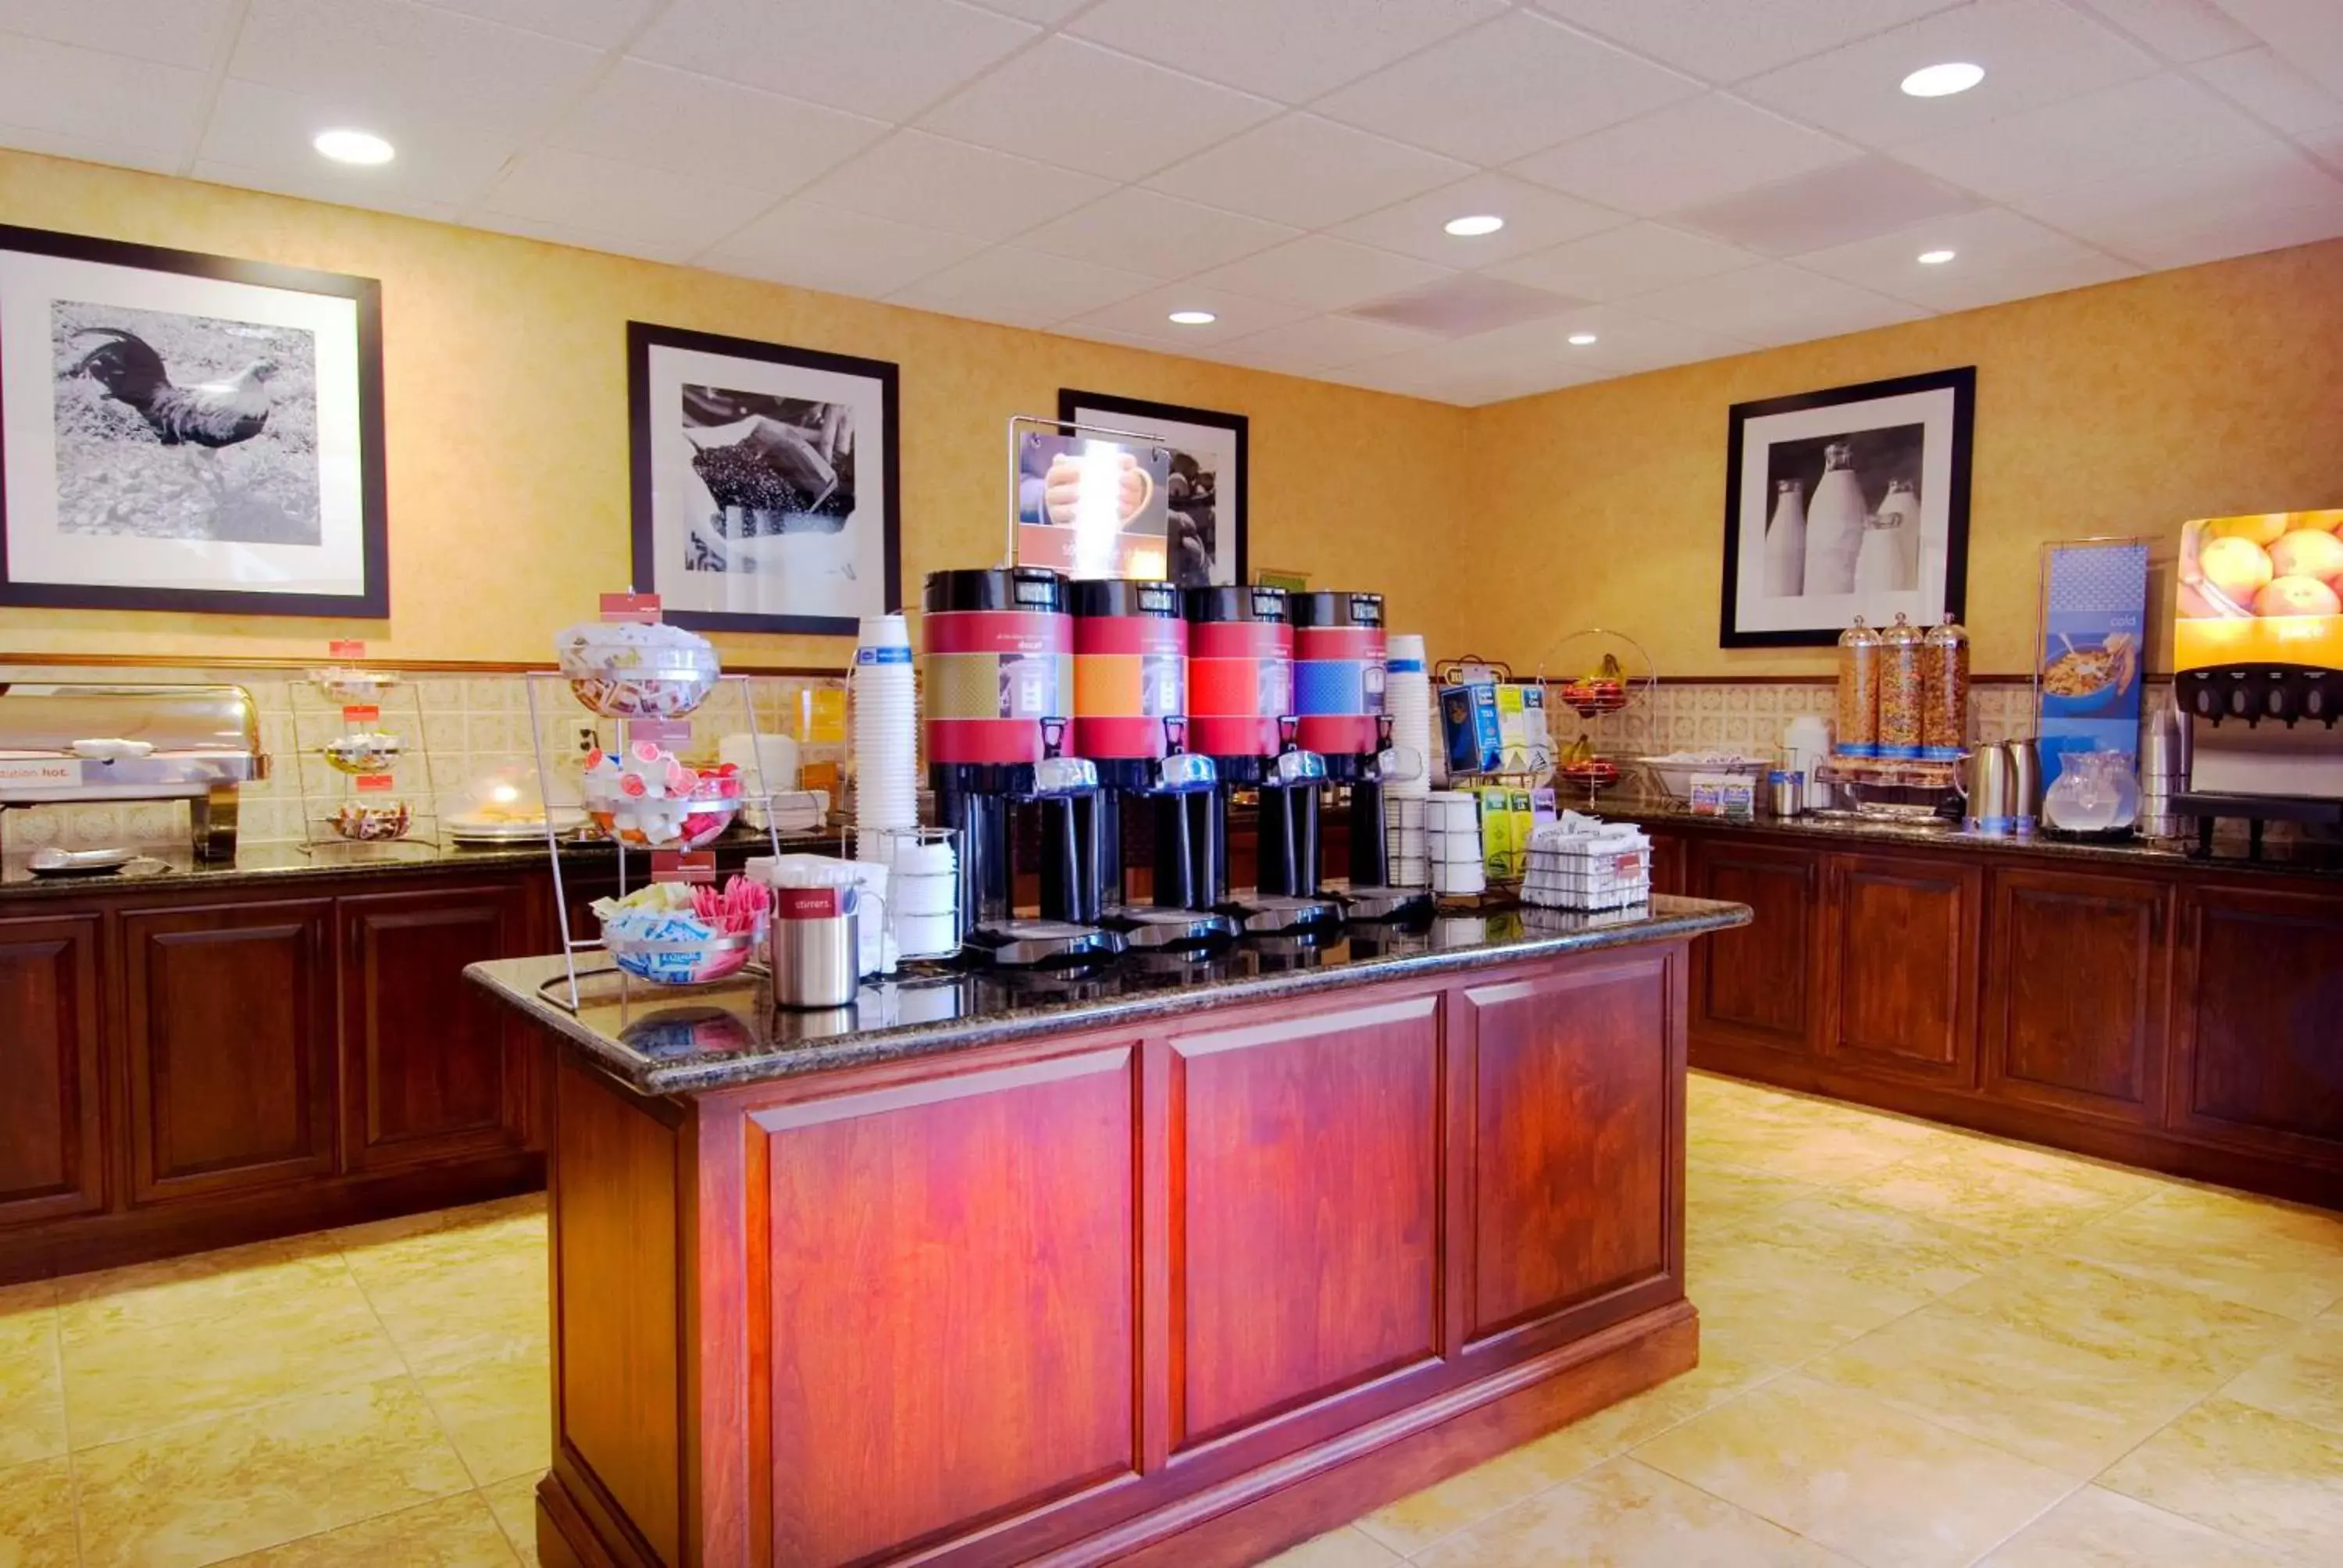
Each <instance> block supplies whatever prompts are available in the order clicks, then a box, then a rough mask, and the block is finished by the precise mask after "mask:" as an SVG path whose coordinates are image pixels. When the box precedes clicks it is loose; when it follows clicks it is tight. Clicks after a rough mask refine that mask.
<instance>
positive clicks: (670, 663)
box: [555, 622, 719, 719]
mask: <svg viewBox="0 0 2343 1568" xmlns="http://www.w3.org/2000/svg"><path fill="white" fill-rule="evenodd" d="M555 647H556V649H557V651H558V654H559V658H560V666H561V673H562V675H563V676H564V677H566V678H568V682H569V690H570V692H571V694H572V695H573V696H575V697H576V698H577V699H578V701H579V702H581V703H583V704H585V705H586V706H587V707H588V708H589V709H592V710H593V711H594V712H596V713H598V714H600V715H602V716H603V717H604V718H606V719H680V718H682V717H684V716H685V715H686V714H689V713H690V712H692V711H693V710H694V709H698V708H699V705H700V704H701V703H703V702H705V701H707V700H708V694H709V692H711V691H713V690H714V689H716V682H717V678H718V677H719V666H718V664H717V659H716V649H715V647H714V646H713V645H712V644H710V643H709V640H708V639H707V638H704V637H696V636H694V635H693V634H692V633H690V632H688V631H685V630H683V629H682V628H679V627H672V626H667V625H664V624H653V625H649V626H643V625H636V624H631V623H617V624H608V623H603V622H591V623H588V624H586V625H583V626H574V627H571V628H569V629H568V631H565V632H563V633H562V634H561V636H560V637H559V638H558V639H557V640H556V643H555Z"/></svg>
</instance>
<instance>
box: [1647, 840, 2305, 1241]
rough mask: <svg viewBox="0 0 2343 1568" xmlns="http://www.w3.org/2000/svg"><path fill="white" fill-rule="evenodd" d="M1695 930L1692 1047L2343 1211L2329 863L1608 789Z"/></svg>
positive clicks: (1767, 1070) (1790, 1084) (1890, 1106)
mask: <svg viewBox="0 0 2343 1568" xmlns="http://www.w3.org/2000/svg"><path fill="white" fill-rule="evenodd" d="M1605 812H1606V814H1607V815H1612V816H1617V817H1625V818H1632V819H1636V820H1639V821H1641V822H1642V823H1643V824H1644V826H1645V827H1646V828H1647V829H1649V830H1650V831H1651V833H1652V834H1653V839H1654V859H1653V865H1654V885H1655V886H1657V887H1660V888H1662V889H1664V890H1669V891H1675V892H1684V893H1690V894H1695V895H1698V896H1701V897H1705V898H1716V899H1730V900H1735V902H1739V903H1745V904H1747V905H1749V906H1750V907H1751V908H1752V909H1753V910H1755V920H1753V921H1752V922H1751V923H1750V925H1749V926H1748V927H1747V928H1746V929H1745V930H1735V931H1731V932H1727V933H1725V934H1724V935H1722V936H1720V937H1719V938H1718V939H1717V940H1715V941H1712V942H1704V943H1701V944H1698V946H1697V948H1696V949H1695V950H1694V955H1693V960H1692V973H1691V1006H1690V1011H1689V1020H1688V1022H1689V1026H1690V1033H1691V1048H1692V1061H1693V1065H1694V1066H1695V1067H1702V1068H1706V1069H1710V1070H1715V1071H1718V1072H1725V1073H1731V1074H1733V1075H1735V1076H1736V1077H1742V1078H1749V1079H1755V1080H1758V1081H1763V1082H1766V1083H1773V1084H1778V1085H1781V1086H1783V1087H1785V1088H1790V1089H1799V1090H1805V1091H1812V1092H1815V1093H1822V1094H1829V1095H1833V1096H1835V1097H1837V1098H1840V1099H1845V1100H1851V1101H1857V1102H1859V1103H1862V1104H1865V1105H1872V1106H1877V1107H1880V1108H1882V1109H1885V1110H1889V1111H1902V1112H1905V1113H1906V1114H1909V1115H1916V1116H1926V1117H1928V1118H1931V1119H1933V1120H1936V1121H1949V1122H1954V1123H1956V1124H1958V1125H1962V1126H1966V1127H1974V1128H1976V1129H1978V1130H1980V1131H1986V1132H1992V1133H1996V1134H1999V1135H2002V1136H2005V1137H2012V1138H2022V1139H2026V1140H2027V1141H2033V1142H2037V1143H2046V1144H2050V1145H2052V1146H2054V1147H2056V1148H2062V1149H2069V1150H2073V1151H2077V1152H2078V1153H2083V1154H2090V1155H2096V1156H2098V1157H2100V1158H2102V1159H2109V1160H2118V1161H2125V1162H2126V1163H2129V1164H2135V1165H2144V1166H2147V1167H2150V1168H2152V1169H2157V1170H2162V1171H2171V1172H2173V1173H2175V1174H2177V1175H2182V1176H2189V1177H2195V1178H2197V1179H2200V1180H2204V1181H2219V1182H2224V1183H2227V1184H2229V1185H2232V1186H2239V1187H2246V1188H2250V1189H2252V1190H2255V1191H2263V1192H2269V1193H2274V1194H2277V1195H2278V1196H2282V1197H2289V1198H2296V1199H2302V1200H2306V1201H2311V1202H2317V1203H2323V1204H2326V1205H2327V1206H2328V1207H2330V1208H2343V859H2336V858H2334V854H2335V852H2334V850H2333V849H2331V848H2329V849H2326V850H2324V851H2321V850H2319V849H2316V848H2311V849H2301V850H2298V851H2297V852H2295V853H2294V854H2292V855H2291V856H2290V857H2288V858H2284V859H2270V860H2266V861H2261V862H2253V861H2247V860H2242V859H2197V858H2195V857H2193V856H2189V855H2186V854H2182V853H2180V852H2178V851H2176V850H2168V849H2157V848H2152V847H2149V846H2147V845H2144V844H2137V843H2133V844H2110V843H2069V842H2061V841H2059V840H2056V839H2012V838H1971V837H1967V836H1965V835H1961V834H1956V833H1948V832H1945V831H1941V830H1932V829H1898V828H1885V827H1851V826H1840V825H1835V824H1825V823H1820V822H1815V821H1812V820H1807V819H1797V820H1793V821H1786V822H1774V821H1760V822H1757V823H1755V824H1751V825H1735V824H1727V823H1724V822H1720V821H1717V820H1715V819H1703V818H1694V817H1690V816H1687V815H1685V814H1684V813H1683V812H1681V811H1675V810H1670V809H1664V808H1662V809H1638V808H1612V807H1609V806H1606V807H1605Z"/></svg>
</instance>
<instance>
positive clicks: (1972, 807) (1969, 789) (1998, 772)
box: [1956, 745, 2018, 838]
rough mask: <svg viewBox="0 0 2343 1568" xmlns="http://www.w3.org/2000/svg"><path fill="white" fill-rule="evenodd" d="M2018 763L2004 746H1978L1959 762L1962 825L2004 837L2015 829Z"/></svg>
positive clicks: (1972, 830)
mask: <svg viewBox="0 0 2343 1568" xmlns="http://www.w3.org/2000/svg"><path fill="white" fill-rule="evenodd" d="M2017 787H2018V764H2017V759H2016V758H2015V757H2014V756H2013V755H2012V754H2011V752H2010V749H2009V748H2008V747H2007V746H2006V745H1996V746H1979V747H1977V748H1976V749H1973V750H1972V751H1970V753H1969V754H1968V757H1967V759H1966V760H1964V761H1963V763H1962V764H1961V770H1960V778H1959V782H1958V784H1957V786H1956V788H1958V789H1959V790H1960V794H1961V800H1962V802H1963V809H1962V816H1963V819H1964V821H1963V823H1962V825H1963V826H1964V827H1965V828H1966V829H1968V831H1970V832H1972V833H1982V834H1986V835H1988V836H1991V837H1996V838H1999V837H2004V836H2006V835H2008V834H2010V833H2014V832H2016V830H2017V818H2018V796H2017Z"/></svg>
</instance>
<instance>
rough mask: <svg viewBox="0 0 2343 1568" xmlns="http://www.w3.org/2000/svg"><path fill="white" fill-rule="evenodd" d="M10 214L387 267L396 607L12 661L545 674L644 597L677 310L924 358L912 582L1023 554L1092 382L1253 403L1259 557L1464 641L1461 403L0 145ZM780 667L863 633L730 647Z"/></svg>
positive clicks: (132, 626)
mask: <svg viewBox="0 0 2343 1568" xmlns="http://www.w3.org/2000/svg"><path fill="white" fill-rule="evenodd" d="M0 222H5V223H11V224H17V225H22V226H28V227H33V228H48V229H60V230H66V231H70V232H74V233H80V234H90V235H98V236H105V237H107V238H113V239H123V240H132V241H138V242H143V243H147V244H155V245H166V246H176V247H178V248H181V249H186V250H197V251H208V252H213V253H216V254H219V255H224V256H239V257H246V258H250V259H255V260H262V261H273V262H280V263H285V264H288V265H292V266H311V267H321V268H325V269H327V270H328V271H333V272H346V273H357V274H362V275H365V276H370V277H377V278H379V279H381V280H382V286H383V330H384V338H385V347H384V414H385V423H386V425H387V447H388V452H387V462H388V482H389V502H390V505H389V518H390V548H391V612H392V613H391V618H390V620H389V621H388V622H387V623H383V622H366V623H349V622H341V621H322V620H304V619H297V618H294V619H288V618H277V617H251V618H230V617H220V616H204V615H154V614H132V613H126V612H99V611H77V610H0V663H5V661H6V656H7V655H9V654H12V653H13V654H23V653H72V654H82V655H91V654H147V655H167V656H171V657H175V658H187V659H189V660H190V661H200V660H201V659H205V658H211V659H221V658H252V657H317V656H320V655H322V653H323V651H324V645H325V642H326V640H327V638H330V637H337V636H351V635H358V636H363V637H365V638H367V645H368V646H367V652H368V654H369V655H370V656H375V657H381V658H409V659H478V660H488V661H533V660H543V659H546V658H549V657H550V654H551V639H552V636H553V633H554V632H555V631H556V630H557V629H558V628H561V627H563V626H566V625H568V624H569V623H570V622H572V621H574V620H578V619H580V618H586V617H588V616H590V615H591V614H592V612H593V608H594V596H595V595H596V593H598V591H601V590H603V589H608V588H624V587H626V586H627V579H628V553H629V543H628V540H629V533H628V456H627V398H626V352H625V324H626V323H627V322H628V320H642V321H653V322H659V323H662V324H665V325H668V326H673V327H693V328H698V329H699V330H702V331H709V332H722V333H729V334H732V335H734V336H737V337H754V338H760V339H764V340H766V341H769V342H776V343H788V344H795V345H799V346H801V347H812V348H821V349H828V350H830V351H833V352H837V353H843V354H856V355H861V356H865V357H870V358H876V359H889V360H893V361H895V362H896V363H897V364H898V365H900V367H901V394H902V396H901V422H902V429H901V433H900V443H901V460H902V516H903V585H904V593H905V597H906V598H907V600H909V601H910V602H912V603H913V604H916V602H917V599H918V595H919V585H920V578H921V576H922V574H924V573H926V572H928V571H930V570H932V569H935V568H942V567H955V566H989V565H991V564H992V563H993V562H994V561H996V560H997V559H998V558H999V557H1000V554H1001V540H1002V537H1003V534H1004V531H1005V523H1006V513H1005V508H1006V506H1007V498H1006V496H1005V494H1004V487H1005V480H1004V477H1003V467H1004V464H1005V461H1006V447H1005V445H1004V443H1005V440H1006V425H1007V421H1008V420H1009V418H1010V417H1011V416H1012V415H1016V414H1038V415H1043V416H1054V415H1055V414H1056V412H1057V407H1058V389H1059V387H1061V386H1070V387H1084V388H1088V389H1091V390H1094V391H1103V392H1114V393H1120V394H1121V395H1124V396H1127V397H1145V398H1151V399H1155V400H1158V401H1162V402H1171V403H1180V404H1186V405H1190V406H1192V407H1209V408H1217V409H1224V410H1228V411H1231V412H1235V413H1242V414H1246V415H1249V416H1250V417H1251V418H1252V482H1251V536H1250V548H1251V555H1252V561H1253V563H1254V564H1256V565H1263V566H1270V567H1276V568H1290V569H1296V570H1302V571H1307V572H1309V573H1310V574H1311V575H1312V580H1313V582H1315V583H1317V584H1320V585H1322V586H1325V587H1340V588H1380V589H1382V590H1383V591H1384V592H1385V593H1386V594H1387V595H1388V596H1389V598H1390V602H1391V614H1392V617H1393V622H1394V624H1395V625H1397V626H1399V627H1401V628H1411V629H1413V628H1420V629H1423V630H1424V631H1426V632H1427V633H1430V634H1431V635H1432V636H1433V638H1434V641H1435V644H1436V645H1448V644H1450V643H1452V641H1453V637H1454V636H1455V635H1459V634H1460V633H1459V628H1457V627H1456V626H1455V625H1453V623H1450V622H1445V621H1443V619H1442V617H1443V616H1444V615H1447V614H1450V613H1451V612H1453V611H1454V610H1455V608H1456V607H1457V604H1458V599H1457V597H1456V596H1455V595H1454V594H1453V593H1451V592H1449V591H1447V586H1448V585H1447V581H1446V578H1445V573H1446V572H1447V571H1448V570H1449V569H1450V565H1451V561H1452V559H1453V551H1443V540H1442V539H1440V538H1438V537H1437V532H1436V530H1433V529H1428V528H1426V527H1425V526H1424V524H1423V518H1424V509H1425V508H1428V507H1436V506H1437V505H1438V504H1439V500H1440V497H1441V496H1442V494H1443V488H1442V486H1443V478H1442V476H1443V474H1448V475H1451V476H1452V477H1453V468H1454V462H1455V457H1456V455H1457V454H1459V453H1460V452H1461V451H1462V449H1463V442H1464V427H1465V421H1466V418H1467V415H1466V412H1465V411H1464V410H1463V409H1461V408H1453V407H1443V406H1442V405H1438V404H1432V403H1423V402H1418V401H1415V400H1413V399H1410V398H1403V397H1388V396H1385V395H1383V394H1380V393H1373V392H1364V391H1357V390H1353V389H1352V388H1348V387H1334V386H1329V385H1325V384H1322V383H1317V382H1310V381H1303V380H1299V379H1295V378H1293V377H1284V376H1272V375H1267V374H1263V373H1260V372H1256V371H1250V370H1243V369H1238V368H1234V367H1227V366H1217V365H1209V364H1205V363H1203V362H1202V361H1198V360H1190V359H1180V358H1174V357H1168V356H1163V355H1156V354H1147V353H1141V352H1136V351H1133V350H1130V349H1124V348H1118V347H1110V346H1107V345H1104V344H1096V343H1086V342H1082V341H1080V340H1077V339H1074V338H1070V337H1052V336H1050V335H1047V334H1043V333H1037V332H1023V331H1017V330H1014V329H1011V328H1009V327H990V326H985V325H981V324H979V323H975V322H968V321H960V320H955V319H952V318H950V317H940V316H933V315H929V314H927V313H924V312H920V311H912V310H902V309H897V308H894V307H889V306H883V305H876V304H872V303H870V302H868V301H864V300H856V299H847V298H842V297H838V296H835V295H826V294H816V293H811V292H809V291H806V290H802V289H794V288H786V287H781V286H777V285H772V284H762V283H755V282H749V281H746V280H743V279H739V278H732V277H725V276H719V275H716V274H713V273H708V272H700V271H695V270H691V269H689V268H685V267H677V266H659V265H657V264H655V263H650V262H643V261H631V260H628V259H625V258H622V257H618V256H603V255H599V254H597V253H594V252H589V251H581V250H572V249H568V248H565V247H562V246H550V245H542V244H538V243H537V242H535V241H531V240H523V239H511V238H507V237H504V236H498V235H491V234H483V233H479V232H477V231H473V230H468V229H459V228H454V227H449V226H444V225H439V224H432V223H425V222H419V221H417V220H414V219H409V218H402V217H394V216H386V215H383V214H378V213H370V212H363V211H359V210H357V209H353V208H347V207H337V206H322V205H319V204H317V203H313V202H305V201H296V200H291V199H288V198H286V197H281V196H266V195H262V194H259V193H256V192H251V191H244V190H236V189H231V188H228V187H226V186H214V185H203V184H198V183H196V182H193V181H187V180H177V179H169V178H164V177H160V176H153V175H146V174H138V173H134V172H131V171H128V170H124V169H116V168H108V167H101V166H96V165H91V164H81V163H72V162H66V161H64V160H60V159H55V158H48V157H40V156H32V155H28V154H19V153H10V152H5V151H0ZM718 640H719V644H720V645H721V646H722V647H724V648H725V649H726V650H727V655H728V657H729V658H733V659H735V660H737V661H740V662H753V663H759V664H819V665H824V666H832V667H835V666H838V665H840V664H842V663H844V661H845V658H846V648H848V647H849V646H850V645H849V644H848V643H847V642H845V641H842V640H840V639H837V638H801V637H739V638H734V637H725V638H719V639H718Z"/></svg>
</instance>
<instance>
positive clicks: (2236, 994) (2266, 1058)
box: [2170, 887, 2343, 1166]
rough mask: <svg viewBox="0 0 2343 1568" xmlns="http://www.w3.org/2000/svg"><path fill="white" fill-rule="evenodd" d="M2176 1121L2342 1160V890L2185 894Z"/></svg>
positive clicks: (2218, 1136) (2291, 1152)
mask: <svg viewBox="0 0 2343 1568" xmlns="http://www.w3.org/2000/svg"><path fill="white" fill-rule="evenodd" d="M2180 929H2181V939H2180V984H2179V987H2178V994H2179V995H2181V996H2182V997H2185V998H2186V999H2187V1005H2186V1006H2185V1007H2184V1008H2183V1009H2182V1010H2181V1013H2180V1016H2179V1018H2178V1019H2177V1040H2176V1041H2175V1044H2176V1049H2175V1050H2174V1052H2173V1071H2172V1091H2171V1092H2172V1111H2173V1114H2172V1116H2171V1118H2170V1121H2171V1123H2172V1125H2173V1126H2174V1127H2175V1128H2177V1129H2179V1130H2182V1131H2188V1132H2193V1133H2197V1134H2199V1135H2201V1136H2204V1137H2207V1138H2212V1139H2215V1140H2217V1141H2221V1142H2224V1143H2239V1142H2242V1143H2247V1144H2250V1145H2253V1146H2256V1147H2260V1148H2267V1149H2269V1150H2271V1151H2274V1152H2278V1153H2280V1154H2282V1155H2284V1156H2286V1157H2288V1158H2290V1159H2296V1160H2303V1161H2317V1162H2318V1163H2320V1164H2324V1165H2328V1166H2338V1165H2343V888H2335V889H2328V890H2321V891H2319V892H2316V893H2309V892H2290V891H2276V890H2271V891H2261V890H2246V889H2232V888H2222V887H2199V888H2190V889H2187V890H2185V891H2184V892H2183V893H2182V895H2181V919H2180Z"/></svg>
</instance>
